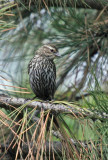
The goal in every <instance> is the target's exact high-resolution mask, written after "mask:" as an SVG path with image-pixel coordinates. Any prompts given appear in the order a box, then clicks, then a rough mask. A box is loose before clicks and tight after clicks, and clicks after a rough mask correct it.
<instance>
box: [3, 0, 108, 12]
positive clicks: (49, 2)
mask: <svg viewBox="0 0 108 160" xmlns="http://www.w3.org/2000/svg"><path fill="white" fill-rule="evenodd" d="M10 3H12V4H15V3H16V1H15V0H13V1H11V0H10ZM10 3H9V4H10ZM17 3H18V5H19V6H22V4H23V5H24V6H25V7H29V8H32V9H33V8H36V6H38V8H39V9H40V8H46V9H48V8H49V7H73V8H74V7H76V8H90V9H97V10H102V9H103V8H104V7H105V6H106V5H107V3H108V0H101V1H100V0H97V1H93V0H83V1H82V0H77V1H75V0H70V1H69V0H65V1H62V0H57V1H55V0H44V1H42V0H41V1H35V0H32V1H27V0H23V1H22V0H20V1H17ZM2 6H8V4H7V3H6V2H5V1H4V2H3V4H2Z"/></svg>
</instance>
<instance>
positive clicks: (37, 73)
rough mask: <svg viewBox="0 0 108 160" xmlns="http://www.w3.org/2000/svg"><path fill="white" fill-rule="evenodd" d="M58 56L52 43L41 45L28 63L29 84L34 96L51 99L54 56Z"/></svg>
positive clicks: (53, 86) (54, 87)
mask: <svg viewBox="0 0 108 160" xmlns="http://www.w3.org/2000/svg"><path fill="white" fill-rule="evenodd" d="M57 56H59V54H58V50H57V48H56V47H55V46H54V45H52V44H46V45H43V46H42V47H41V48H39V49H38V50H37V51H36V53H35V56H34V57H33V58H32V59H31V61H30V62H29V65H28V74H29V81H30V86H31V88H32V90H33V92H34V93H35V95H36V97H38V98H40V99H42V100H52V99H53V97H54V93H55V89H56V67H55V64H54V62H53V60H54V58H56V57H57Z"/></svg>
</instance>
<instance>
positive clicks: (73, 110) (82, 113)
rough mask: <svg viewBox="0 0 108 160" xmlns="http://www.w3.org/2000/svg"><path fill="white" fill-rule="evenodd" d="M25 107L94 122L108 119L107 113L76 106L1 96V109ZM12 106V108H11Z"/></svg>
mask: <svg viewBox="0 0 108 160" xmlns="http://www.w3.org/2000/svg"><path fill="white" fill-rule="evenodd" d="M24 104H25V107H29V108H35V107H37V109H39V110H41V108H43V109H44V110H50V111H51V113H53V114H59V113H68V114H72V115H73V117H75V116H78V117H80V118H84V117H85V118H91V119H92V120H96V119H100V120H102V121H103V120H104V119H108V114H106V113H99V112H97V111H95V112H94V111H93V112H92V111H90V110H88V109H82V108H80V107H77V106H76V105H74V104H69V105H68V104H65V103H62V102H61V103H57V102H56V101H55V102H49V103H48V102H40V101H31V100H26V99H24V98H15V97H12V98H11V97H6V96H3V95H1V96H0V107H1V108H6V109H10V108H11V109H12V106H13V109H14V107H16V108H18V107H20V106H21V105H24ZM10 105H11V107H10Z"/></svg>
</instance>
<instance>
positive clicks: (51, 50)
mask: <svg viewBox="0 0 108 160" xmlns="http://www.w3.org/2000/svg"><path fill="white" fill-rule="evenodd" d="M38 54H39V55H41V56H45V57H47V58H48V59H52V60H53V59H54V58H56V57H60V55H59V53H58V49H57V48H56V47H55V46H54V45H53V44H45V45H43V46H42V47H41V48H39V50H38Z"/></svg>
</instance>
